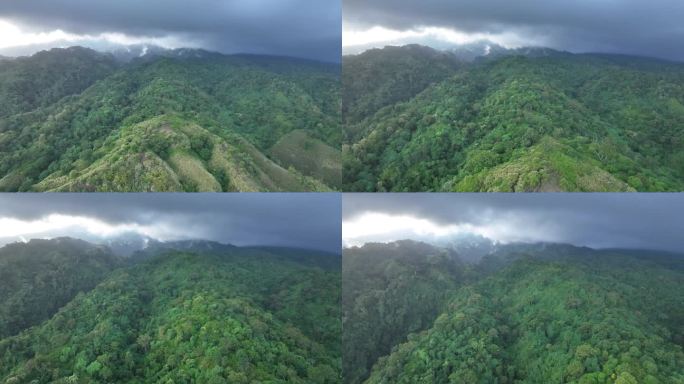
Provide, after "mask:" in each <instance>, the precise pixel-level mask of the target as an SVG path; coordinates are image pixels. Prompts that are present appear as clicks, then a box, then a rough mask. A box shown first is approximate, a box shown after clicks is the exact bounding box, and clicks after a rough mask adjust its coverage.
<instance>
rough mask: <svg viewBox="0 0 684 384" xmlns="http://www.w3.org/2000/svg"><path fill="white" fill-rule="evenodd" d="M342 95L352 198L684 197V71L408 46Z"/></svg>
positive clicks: (363, 68)
mask: <svg viewBox="0 0 684 384" xmlns="http://www.w3.org/2000/svg"><path fill="white" fill-rule="evenodd" d="M488 51H489V50H488ZM342 84H343V86H342V101H343V107H342V108H343V111H344V123H343V124H344V131H345V137H344V144H343V185H344V187H343V188H344V190H346V191H395V192H405V191H470V192H485V191H487V192H494V191H506V192H508V191H510V192H513V191H515V192H521V191H682V190H684V182H683V181H682V180H684V130H682V127H684V64H682V63H675V62H667V61H661V60H656V59H648V58H639V57H629V56H619V55H607V54H570V53H565V52H557V51H553V50H550V49H543V48H538V49H517V50H505V49H497V50H496V54H490V55H488V56H480V57H477V58H474V59H473V58H471V57H469V58H467V59H466V58H464V57H462V56H461V55H460V54H459V52H454V51H436V50H433V49H431V48H428V47H421V46H416V45H409V46H404V47H386V48H384V49H373V50H369V51H366V52H364V53H362V54H359V55H353V56H345V57H344V58H343V63H342Z"/></svg>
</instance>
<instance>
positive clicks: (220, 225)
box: [0, 193, 341, 253]
mask: <svg viewBox="0 0 684 384" xmlns="http://www.w3.org/2000/svg"><path fill="white" fill-rule="evenodd" d="M340 209H341V207H340V196H339V194H333V193H325V194H321V193H301V194H280V193H247V194H232V193H230V194H190V193H178V194H135V193H129V194H106V193H96V194H0V243H8V242H16V241H25V240H29V239H31V238H51V237H58V236H71V237H77V238H84V237H87V238H88V239H90V238H91V237H98V238H103V239H107V238H112V237H116V236H121V235H124V234H130V233H137V234H140V235H143V236H149V237H151V238H154V239H157V240H162V241H169V240H187V239H205V240H213V241H219V242H223V243H230V244H234V245H279V246H292V247H300V248H309V249H320V250H327V251H330V252H336V253H339V252H340V244H341V239H340V236H341V228H340V221H341V212H340Z"/></svg>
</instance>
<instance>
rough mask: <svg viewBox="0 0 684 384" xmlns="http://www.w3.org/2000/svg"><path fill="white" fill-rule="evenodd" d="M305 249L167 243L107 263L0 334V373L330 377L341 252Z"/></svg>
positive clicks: (16, 378) (48, 379)
mask: <svg viewBox="0 0 684 384" xmlns="http://www.w3.org/2000/svg"><path fill="white" fill-rule="evenodd" d="M303 252H304V251H303ZM304 253H306V256H305V257H304V258H305V259H307V260H308V261H309V263H302V262H300V261H299V260H297V258H296V257H292V256H291V255H292V254H297V252H296V251H295V250H287V249H277V248H269V249H260V248H238V247H221V248H219V249H216V250H215V251H206V252H203V253H201V252H197V251H192V250H190V249H188V250H186V251H182V252H181V251H174V250H167V251H166V252H164V253H159V254H157V255H156V256H153V257H151V258H148V259H145V260H144V261H141V262H139V263H136V264H134V265H133V266H130V267H125V268H120V269H117V270H115V271H114V272H112V273H110V274H109V276H108V277H107V278H106V279H105V280H104V281H103V282H102V283H100V284H99V285H98V286H97V287H95V288H94V289H92V290H90V291H88V292H86V293H83V294H79V295H77V296H76V297H75V298H74V299H73V300H71V301H70V302H69V303H68V304H67V305H65V306H64V307H62V308H61V309H60V310H59V312H58V313H57V314H56V315H54V316H52V317H51V318H50V319H48V320H46V321H44V322H42V323H40V324H39V325H37V326H35V327H33V328H30V329H26V330H25V331H24V332H22V333H21V334H19V335H16V336H11V337H6V338H3V339H0V381H2V382H3V383H24V382H35V383H53V382H54V383H111V382H117V383H139V382H148V383H157V382H159V383H162V382H163V383H167V382H170V381H173V382H202V383H224V382H230V383H251V382H255V381H256V382H292V383H337V382H340V380H341V351H340V344H339V338H340V335H341V323H340V320H339V319H340V312H339V311H340V307H339V301H340V288H341V287H340V278H339V276H340V275H339V273H340V272H339V271H340V269H339V256H334V255H328V254H324V253H320V252H312V251H306V252H304ZM314 254H315V255H314ZM316 258H318V259H316ZM329 259H337V262H338V263H337V267H335V268H330V267H329V266H330V263H329V261H328V260H329ZM314 260H320V263H321V267H319V266H317V265H316V262H315V261H314ZM57 284H59V281H57Z"/></svg>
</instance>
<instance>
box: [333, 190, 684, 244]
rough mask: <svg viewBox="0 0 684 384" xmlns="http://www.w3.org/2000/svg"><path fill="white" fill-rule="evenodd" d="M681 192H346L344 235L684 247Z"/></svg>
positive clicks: (348, 239)
mask: <svg viewBox="0 0 684 384" xmlns="http://www.w3.org/2000/svg"><path fill="white" fill-rule="evenodd" d="M683 216H684V196H681V195H678V194H620V193H617V194H564V193H557V194H556V193H553V194H396V195H395V194H393V195H386V194H383V195H374V194H359V195H345V196H344V203H343V242H344V244H345V246H357V245H362V244H364V243H367V242H389V241H395V240H402V239H413V240H421V241H426V242H431V243H443V242H444V241H445V240H446V239H449V238H451V237H457V236H458V235H462V234H475V235H481V236H485V237H488V238H490V239H492V240H494V241H498V242H502V243H509V242H556V243H570V244H575V245H578V246H589V247H594V248H612V247H618V248H646V249H663V250H670V251H680V252H684V239H682V236H681V233H680V230H679V228H680V227H681V217H683Z"/></svg>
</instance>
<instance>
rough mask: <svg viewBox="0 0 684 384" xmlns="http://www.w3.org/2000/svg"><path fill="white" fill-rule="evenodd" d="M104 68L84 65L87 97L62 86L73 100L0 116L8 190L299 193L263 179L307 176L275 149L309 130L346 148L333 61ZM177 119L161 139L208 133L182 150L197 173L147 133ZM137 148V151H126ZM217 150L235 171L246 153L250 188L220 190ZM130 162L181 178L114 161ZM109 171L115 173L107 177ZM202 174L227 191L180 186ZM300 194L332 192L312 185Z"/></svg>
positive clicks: (186, 59)
mask: <svg viewBox="0 0 684 384" xmlns="http://www.w3.org/2000/svg"><path fill="white" fill-rule="evenodd" d="M72 51H74V52H80V50H78V49H75V48H70V49H68V50H53V51H50V52H47V53H41V54H38V55H35V56H32V57H30V58H27V59H22V60H13V61H11V62H10V63H9V64H7V63H2V64H0V68H4V66H9V65H14V66H17V68H20V70H21V71H22V72H21V73H27V74H30V75H31V76H35V77H39V76H42V73H43V72H41V71H46V70H45V69H42V67H40V66H39V65H37V64H35V62H40V61H41V60H44V58H45V57H48V58H50V59H51V60H52V59H53V56H58V57H61V56H67V57H71V56H70V54H71V52H72ZM173 52H176V51H172V53H173ZM97 57H99V56H97ZM12 68H14V67H12ZM60 68H61V67H56V68H55V69H52V70H51V71H50V72H49V73H50V74H53V76H52V77H50V79H51V81H52V82H53V83H54V84H53V83H49V81H47V80H46V81H45V84H43V83H41V84H33V83H30V84H29V85H26V86H27V87H29V88H30V87H34V88H35V89H34V88H32V90H33V91H34V92H43V91H44V89H45V88H49V87H52V86H54V87H58V86H59V85H60V84H61V83H60V81H62V80H60V78H57V79H53V77H55V76H57V75H58V74H61V73H63V72H65V71H66V70H65V69H63V68H61V69H60ZM96 68H98V67H97V66H94V68H93V71H95V72H93V73H87V68H80V67H79V69H78V73H84V74H83V77H84V79H91V78H92V79H93V81H91V83H94V84H92V85H91V86H89V87H87V89H85V88H86V87H85V86H84V87H81V89H77V87H76V86H70V87H66V86H64V87H61V86H60V87H59V89H60V90H61V91H60V92H61V93H62V94H63V95H62V96H66V95H69V94H71V95H72V96H69V97H66V98H63V99H62V98H57V97H52V98H49V99H46V101H45V102H41V103H33V102H32V101H31V100H28V101H21V102H17V104H21V105H28V106H29V107H26V108H23V107H22V108H23V109H22V110H18V109H17V110H16V111H14V110H11V111H9V112H8V113H5V114H0V190H9V191H16V190H20V191H25V190H41V191H42V190H64V189H66V190H86V191H87V190H105V191H129V190H137V191H144V190H185V189H193V188H194V189H197V188H199V189H200V190H214V189H215V187H216V186H217V185H218V186H219V187H220V188H219V190H231V188H234V189H238V190H288V189H290V190H294V189H297V188H293V187H292V185H291V184H292V183H293V182H292V181H289V180H286V181H282V180H280V179H282V177H280V176H279V177H272V178H275V179H276V180H275V181H271V180H267V181H264V178H263V177H262V176H261V175H260V174H259V172H265V173H266V174H269V175H271V174H272V173H279V174H286V177H287V178H289V179H292V180H295V179H297V178H303V177H304V176H310V175H301V174H300V173H299V171H298V170H294V171H292V172H288V171H287V170H286V169H284V168H282V167H280V166H279V165H277V164H276V163H274V162H273V161H271V160H270V159H268V158H267V157H266V156H264V155H263V154H264V153H268V150H269V149H270V147H271V146H273V145H274V144H275V143H276V142H278V140H279V139H280V138H281V137H283V136H285V135H287V134H288V133H290V132H292V131H294V130H304V131H305V132H306V133H307V134H308V135H310V136H311V137H313V138H316V139H318V140H321V141H322V142H323V143H325V145H328V146H331V147H332V148H334V149H336V150H339V148H340V144H341V137H342V133H341V129H340V121H339V101H338V100H339V67H338V66H336V65H333V64H322V63H317V62H310V61H305V60H297V59H287V58H277V57H260V56H224V55H220V54H209V53H207V52H204V51H194V50H186V51H179V52H177V54H176V55H173V54H169V57H163V56H160V57H155V58H153V59H150V60H139V61H133V62H132V63H130V64H127V65H125V66H123V67H121V68H120V69H118V70H117V71H115V72H113V73H111V74H109V73H107V74H108V75H109V76H106V77H105V76H100V77H103V78H102V79H101V80H100V81H97V82H95V80H97V79H98V78H97V76H96V75H98V76H99V73H100V72H98V71H96ZM110 72H111V71H110ZM67 75H68V73H65V74H63V76H66V77H68V76H67ZM22 76H23V75H22ZM79 76H80V75H79ZM17 77H19V75H15V74H14V72H9V71H8V72H7V74H6V75H4V77H0V89H3V87H4V88H8V87H9V88H12V86H11V84H13V82H14V81H17V80H16V78H17ZM79 79H80V77H79ZM48 83H49V84H48ZM85 83H86V82H85V81H82V82H79V83H78V84H85ZM87 85H90V83H89V84H87ZM9 88H8V89H9ZM62 88H65V90H62ZM12 89H13V88H12ZM84 89H85V90H84ZM26 94H27V92H20V93H17V94H16V95H15V96H12V97H14V98H19V99H21V98H22V97H29V96H26ZM41 94H42V93H41ZM13 95H14V94H13ZM0 97H2V96H1V95H0ZM7 97H8V98H9V97H10V96H7ZM22 100H23V99H22ZM336 100H337V102H336ZM15 109H16V108H15ZM19 112H26V113H19ZM169 117H170V118H171V119H175V120H181V121H183V123H179V124H175V125H174V124H170V126H169V127H166V129H165V130H163V131H162V132H161V133H164V132H167V131H169V130H172V131H175V130H176V129H178V128H179V127H181V126H182V125H194V126H197V127H199V128H198V130H201V131H202V132H203V133H202V134H201V135H193V136H191V137H190V143H189V145H188V147H189V149H190V151H189V152H187V153H186V155H187V156H188V157H189V158H190V159H192V162H193V165H192V167H191V168H192V169H190V170H188V169H185V168H184V167H183V166H182V165H180V166H179V165H178V162H174V160H172V159H170V157H171V155H173V153H172V152H173V149H174V147H176V146H178V145H179V144H180V145H182V146H184V143H179V142H178V141H174V139H176V138H175V137H164V136H163V135H157V136H156V137H155V138H154V139H151V140H150V139H149V137H148V136H149V135H151V133H150V132H149V131H147V130H144V129H139V127H140V126H143V127H147V126H150V125H152V122H156V121H158V120H159V119H161V118H169ZM236 138H237V139H236ZM236 140H244V141H245V144H244V145H249V146H250V148H248V149H245V148H244V145H239V144H237V143H235V141H236ZM130 141H136V142H137V143H138V144H137V145H136V146H130V145H127V144H128V143H129V142H130ZM217 143H218V147H217V146H216V145H217ZM252 148H253V149H252ZM214 152H218V155H217V156H223V157H226V156H227V157H228V159H227V160H225V162H227V164H229V165H232V166H235V167H238V168H239V167H241V165H239V164H240V159H239V158H240V157H242V158H248V159H249V160H248V162H252V161H253V162H256V163H257V165H255V166H253V167H252V168H254V170H253V171H252V173H251V174H248V175H244V177H245V178H247V179H249V180H250V181H251V184H250V185H245V183H239V182H238V183H236V184H231V183H230V182H227V183H223V181H225V179H226V173H227V172H226V171H225V170H223V169H222V167H218V169H214V168H216V167H213V166H212V165H211V164H210V163H212V158H213V157H214V156H212V155H213V153H214ZM234 152H235V154H233V153H234ZM302 155H303V156H305V155H306V154H305V153H304V154H302ZM255 157H263V159H258V160H254V159H253V158H255ZM124 161H125V162H126V164H125V165H122V166H121V168H125V169H130V170H132V169H136V168H142V169H143V170H141V171H140V173H141V174H149V175H152V176H151V177H155V176H157V175H158V174H160V173H169V172H170V170H171V171H173V172H175V173H176V174H173V173H171V174H169V176H168V180H164V181H160V179H159V178H157V180H156V182H155V181H149V180H146V181H145V182H143V183H141V182H140V179H141V178H142V176H139V175H138V176H137V177H136V178H133V176H131V175H124V174H121V173H122V172H123V171H122V170H121V169H119V167H118V166H116V164H117V163H118V162H124ZM102 163H107V164H111V163H114V164H115V165H113V166H112V168H111V169H109V168H107V169H102V168H103V166H102ZM236 164H237V165H236ZM288 165H289V164H288ZM105 168H106V167H105ZM179 168H183V169H179ZM195 168H204V169H203V170H201V169H200V170H198V169H195ZM285 168H287V165H285ZM264 169H266V170H264ZM103 172H111V173H112V174H113V175H111V176H109V177H108V179H109V180H112V179H115V178H117V176H119V177H118V178H119V179H120V181H121V184H114V185H107V186H103V185H102V182H101V180H97V181H94V180H93V179H92V178H91V177H90V175H92V174H94V173H98V174H101V173H103ZM205 172H206V173H208V174H209V175H210V176H211V177H212V179H216V178H219V179H221V180H220V181H222V184H220V185H219V184H218V182H216V181H212V182H210V183H204V184H202V183H199V185H196V183H195V184H192V183H190V184H188V183H184V182H182V180H181V182H180V183H179V182H178V181H177V179H183V178H184V177H186V175H185V174H184V173H189V174H190V175H191V176H193V177H198V178H204V179H206V178H207V175H205ZM236 172H238V171H236ZM245 172H246V171H245ZM214 173H215V174H214ZM239 173H241V174H242V172H239ZM132 178H133V180H132ZM191 184H192V185H191ZM226 184H227V185H226ZM272 184H275V185H272ZM300 184H306V183H300ZM338 184H339V183H338ZM298 187H299V189H309V190H311V189H325V187H324V186H323V185H322V183H316V181H315V180H314V181H312V182H309V183H308V185H302V186H298ZM239 188H242V189H239Z"/></svg>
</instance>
